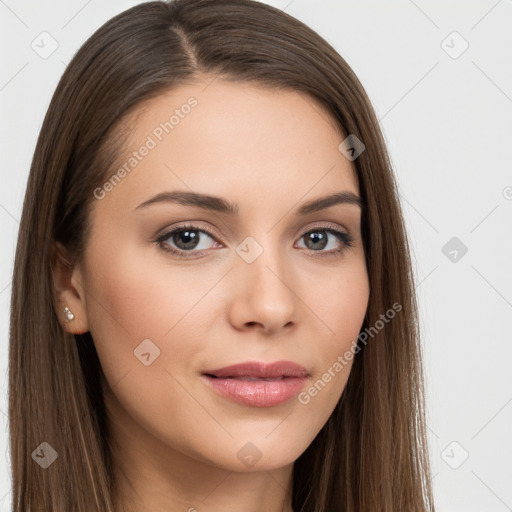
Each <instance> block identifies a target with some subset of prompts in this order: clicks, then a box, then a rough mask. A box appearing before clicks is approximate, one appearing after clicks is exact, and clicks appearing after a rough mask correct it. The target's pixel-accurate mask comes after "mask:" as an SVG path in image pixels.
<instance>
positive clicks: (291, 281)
mask: <svg viewBox="0 0 512 512" xmlns="http://www.w3.org/2000/svg"><path fill="white" fill-rule="evenodd" d="M292 274H293V269H292V268H291V266H290V265H289V264H288V265H287V264H286V261H285V257H284V255H283V254H282V253H281V254H279V251H278V250H277V249H276V250H273V251H270V250H268V249H265V250H264V251H263V253H262V254H261V255H260V256H259V257H258V258H257V259H256V260H255V261H253V262H252V263H247V262H246V261H244V260H243V259H240V260H239V261H237V264H236V268H235V269H234V271H233V273H232V276H233V279H234V280H235V285H234V288H231V292H232V295H231V303H230V309H229V320H230V322H231V324H232V325H233V326H234V327H235V328H236V329H237V330H241V331H242V330H259V331H261V332H262V333H264V334H267V335H268V334H272V333H277V332H279V331H281V330H283V331H289V330H291V329H292V328H293V327H294V326H295V325H296V324H297V322H298V316H297V315H298V309H299V306H300V303H301V300H300V298H299V297H298V295H297V294H296V291H295V290H294V289H293V288H294V285H295V287H296V286H297V279H296V277H295V276H293V275H292Z"/></svg>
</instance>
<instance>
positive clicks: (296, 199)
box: [54, 78, 369, 512]
mask: <svg viewBox="0 0 512 512" xmlns="http://www.w3.org/2000/svg"><path fill="white" fill-rule="evenodd" d="M208 84H210V85H208ZM207 85H208V86H207ZM205 87H206V88H205ZM191 96H193V97H195V98H196V99H197V101H198V104H197V106H196V107H195V108H194V109H192V111H191V113H190V114H188V115H187V116H186V117H184V118H183V119H181V120H180V123H179V125H177V126H175V128H174V129H173V131H172V132H170V133H169V134H166V135H165V136H164V138H163V139H162V141H161V142H160V143H159V144H158V145H157V147H156V148H154V149H152V150H151V151H150V152H149V154H148V155H147V156H146V157H144V158H143V159H142V161H140V162H139V163H138V165H137V166H136V167H135V168H134V169H133V170H132V171H131V172H130V173H129V174H128V175H127V176H126V177H125V178H124V179H123V181H122V183H120V184H119V185H118V186H116V187H115V188H114V189H113V190H111V191H110V192H108V193H107V194H106V195H105V197H104V198H103V199H101V200H98V199H95V200H94V204H93V210H92V213H91V218H90V220H91V222H92V234H91V238H90V240H89V241H88V244H87V246H86V250H85V253H84V254H83V258H82V261H81V263H78V264H76V265H75V266H74V267H73V268H72V269H71V270H70V271H66V270H65V267H64V266H63V265H62V263H61V262H62V261H63V260H62V258H63V257H64V256H65V249H64V248H63V247H62V246H61V245H60V244H59V245H57V246H56V247H57V249H58V251H59V255H60V256H61V257H59V258H57V260H56V264H55V266H54V281H55V289H56V293H57V300H58V301H59V307H60V308H62V307H64V306H68V307H69V308H70V309H71V311H72V312H73V313H74V315H75V319H74V320H73V321H71V322H65V321H64V320H63V319H62V325H63V327H64V328H65V329H66V330H67V331H68V332H71V333H81V332H85V331H90V332H91V335H92V337H93V339H94V343H95V346H96V349H97V351H98V355H99V359H100V361H101V365H102V368H103V372H104V375H105V402H106V406H107V411H108V417H109V422H110V425H111V430H112V442H113V444H114V446H115V450H116V451H115V463H116V477H117V482H118V484H117V491H118V493H117V495H116V496H117V500H118V507H119V510H125V509H126V510H128V499H129V498H133V499H134V500H135V501H134V503H135V505H134V508H133V510H136V511H137V512H146V511H148V512H149V511H154V510H166V511H171V512H172V511H176V512H177V511H182V512H186V511H190V512H192V511H193V510H197V511H198V512H201V511H208V512H221V511H222V512H226V511H228V512H229V511H233V512H234V511H244V512H259V511H261V510H265V511H268V512H281V511H286V512H290V511H291V510H292V507H291V484H292V471H293V463H294V461H295V460H296V459H297V458H298V457H299V456H300V455H301V454H302V453H303V452H304V450H305V449H306V448H307V447H308V445H309V444H310V443H311V442H312V441H313V439H314V438H315V436H316V435H317V433H318V432H319V431H320V429H321V428H322V427H323V426H324V424H325V423H326V421H327V420H328V418H329V416H330V415H331V413H332V411H333V409H334V407H335V405H336V403H337V402H338V401H339V399H340V396H341V394H342V392H343V389H344V387H345V384H346V382H347V379H348V376H349V372H350V369H351V367H352V362H349V364H348V365H346V366H345V367H344V368H343V370H342V371H340V372H338V373H335V377H333V378H332V380H331V381H330V382H329V383H327V384H326V385H325V387H324V388H323V389H322V390H321V391H320V392H318V394H317V396H315V397H312V398H311V400H310V401H309V403H307V404H302V403H300V402H299V400H298V399H297V397H294V398H292V399H291V400H289V401H288V402H286V403H284V404H281V405H278V406H273V407H252V406H248V405H242V404H239V403H236V402H233V401H231V400H230V399H228V398H225V397H222V396H220V395H218V394H217V393H215V392H214V391H213V390H212V389H211V388H209V387H208V386H207V385H205V383H204V382H203V380H202V379H201V378H200V375H201V372H202V371H204V370H206V369H211V368H220V367H224V366H227V365H231V364H235V363H240V362H245V361H262V362H270V361H276V360H289V361H294V362H296V363H298V364H300V365H302V366H304V367H305V368H306V369H307V370H308V371H309V373H310V377H309V379H308V382H307V384H306V385H305V387H304V389H305V390H306V389H308V388H309V387H310V386H311V385H312V384H313V383H315V382H316V381H317V380H318V379H319V378H321V376H322V374H324V373H325V372H326V371H328V369H329V368H330V367H332V365H333V364H334V363H335V361H336V360H337V358H338V356H340V355H342V354H344V353H345V351H347V350H349V349H350V348H351V343H352V342H353V341H354V340H355V339H356V338H357V336H358V334H359V332H360V328H361V326H362V323H363V320H364V316H365V312H366V308H367V305H368V298H369V282H368V275H367V269H366V264H365V257H364V249H363V241H362V238H361V226H360V222H361V210H360V208H359V207H358V206H357V205H354V204H338V205H335V206H332V207H330V208H328V209H325V210H322V211H319V212H315V213H311V214H308V215H306V216H305V217H299V216H297V215H296V213H295V211H296V210H297V208H298V207H299V206H300V205H302V204H304V203H305V202H308V201H310V200H312V199H315V198H318V197H322V196H325V195H328V194H330V193H333V192H340V191H350V192H353V193H354V194H356V195H359V188H358V180H357V175H356V172H355V169H354V167H353V163H352V162H350V161H349V160H348V159H346V158H345V157H344V156H343V154H342V153H341V152H340V151H339V150H338V145H339V144H340V142H341V141H342V140H343V139H344V138H345V136H344V135H342V134H341V133H340V132H339V130H338V129H337V127H336V125H335V124H334V121H333V120H332V119H331V118H330V117H329V116H328V114H327V113H326V112H325V111H323V110H322V108H321V107H320V105H318V104H317V103H316V102H314V101H313V100H312V99H311V98H309V97H307V96H305V95H303V94H301V93H298V92H292V91H279V90H276V89H268V88H263V87H261V86H257V85H253V84H241V83H234V82H228V81H225V80H223V79H220V78H218V79H216V80H214V81H213V82H212V80H211V78H210V79H209V80H206V79H204V80H201V81H198V82H196V83H195V84H193V85H186V86H182V87H180V88H177V89H174V90H172V91H170V92H168V93H166V94H165V95H162V96H160V97H158V98H154V99H152V100H150V101H148V102H146V103H145V104H144V105H143V106H141V107H140V108H139V109H138V110H137V111H136V112H135V113H134V114H132V115H131V117H129V118H128V119H127V120H126V122H127V123H130V122H132V123H133V129H132V131H131V136H130V140H128V141H127V142H126V154H125V155H121V158H120V162H125V161H126V160H127V158H128V157H129V156H130V154H131V152H132V151H135V150H137V149H138V148H139V147H140V146H141V145H142V144H143V143H144V141H145V140H146V139H147V137H148V135H150V134H151V133H152V131H153V130H154V129H155V127H156V126H158V125H159V123H161V122H163V121H164V120H166V119H168V118H169V112H171V113H172V111H174V109H176V108H180V106H181V105H183V104H184V103H186V101H187V99H188V98H189V97H191ZM174 190H180V191H194V192H200V193H204V194H211V195H215V196H220V197H223V198H225V199H227V200H229V201H230V202H236V203H238V205H239V215H238V217H230V216H228V215H226V214H223V213H218V212H211V211H206V210H202V209H201V208H198V207H194V206H184V205H179V204H175V203H158V204H154V205H152V206H148V207H146V208H140V209H137V210H135V209H136V207H137V206H138V205H139V204H141V203H143V202H144V201H146V200H148V199H149V198H151V197H153V196H154V195H156V194H158V193H160V192H162V191H174ZM181 222H192V223H193V224H194V225H196V226H198V228H200V229H208V228H210V229H212V230H213V231H214V233H215V234H216V236H215V238H212V237H210V236H209V235H208V234H204V233H201V232H199V234H198V236H199V237H201V238H200V240H201V241H200V245H199V246H198V247H197V248H193V249H189V252H188V253H187V254H190V251H192V252H193V254H192V256H193V257H192V258H188V259H187V258H185V257H179V256H177V255H173V254H170V253H169V252H166V251H165V250H164V249H163V248H162V247H159V246H158V244H157V243H155V240H156V238H157V236H158V235H162V234H164V233H165V232H168V231H169V230H170V229H172V228H173V227H176V226H177V225H178V223H181ZM326 223H328V224H330V225H331V226H335V227H336V228H337V229H339V230H341V231H345V232H347V231H348V232H349V233H350V235H351V236H352V238H353V239H354V241H353V245H352V247H346V248H345V250H344V251H343V252H341V253H335V252H334V250H335V249H336V248H339V247H342V246H343V241H342V240H340V239H338V238H337V237H336V236H335V235H333V234H327V236H328V237H329V242H328V245H327V246H326V247H323V248H322V247H320V246H319V245H318V242H317V245H316V246H315V245H313V246H312V247H313V249H311V248H308V246H307V245H306V239H307V238H308V237H305V236H304V235H305V234H306V233H307V232H308V230H311V229H313V228H316V230H315V233H318V232H320V233H322V234H324V236H325V235H326V232H325V231H322V228H325V225H326ZM327 227H329V226H327ZM248 236H250V237H252V238H253V239H254V240H256V241H257V243H258V244H259V245H260V246H261V247H262V249H263V252H262V253H261V254H260V255H259V256H258V257H257V258H256V259H255V261H253V262H252V263H248V262H247V261H245V260H244V259H243V258H242V257H241V256H240V255H239V254H238V253H237V252H236V248H237V247H238V246H239V245H240V243H241V242H242V241H243V240H244V239H245V238H246V237H248ZM176 238H177V237H174V238H173V237H172V236H169V237H168V238H167V243H168V244H170V245H171V246H172V247H174V248H177V249H178V248H179V247H183V246H177V245H176V243H179V238H178V241H176ZM309 247H311V246H309ZM315 247H320V248H319V249H315ZM328 253H330V254H328ZM321 254H324V256H325V257H322V256H321ZM185 256H186V254H185ZM145 339H150V340H151V341H152V343H154V345H155V346H157V347H158V349H159V350H160V356H159V357H158V358H156V359H155V360H154V361H153V362H152V363H151V364H150V365H149V366H145V365H144V364H142V363H141V361H140V360H139V359H138V358H137V357H135V356H134V350H136V349H137V347H138V346H139V345H140V343H141V342H142V340H145ZM356 357H357V356H356ZM248 442H251V443H252V444H253V445H254V446H255V447H256V448H257V450H258V452H259V453H260V454H261V458H260V460H258V461H257V462H256V463H255V464H253V465H252V466H250V467H249V466H247V465H245V464H244V463H243V462H242V461H241V460H240V458H239V457H238V456H237V452H238V450H240V449H241V448H242V447H243V446H244V445H246V443H248Z"/></svg>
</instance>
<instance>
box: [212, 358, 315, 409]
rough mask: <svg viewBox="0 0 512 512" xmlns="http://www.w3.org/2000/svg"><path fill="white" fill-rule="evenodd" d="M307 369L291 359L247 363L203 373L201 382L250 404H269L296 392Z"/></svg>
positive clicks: (286, 398)
mask: <svg viewBox="0 0 512 512" xmlns="http://www.w3.org/2000/svg"><path fill="white" fill-rule="evenodd" d="M308 377H309V373H308V371H307V370H306V369H305V368H304V367H303V366H300V365H298V364H296V363H292V362H290V361H277V362H274V363H260V362H254V361H250V362H247V363H242V364H237V365H232V366H226V367H224V368H219V369H213V370H207V371H204V372H202V378H203V380H204V382H205V383H206V384H207V385H208V386H209V387H210V389H212V390H213V391H215V393H217V394H219V395H221V396H223V397H225V398H228V399H230V400H233V401H235V402H238V403H241V404H244V405H249V406H252V407H272V406H276V405H280V404H283V403H285V402H287V401H288V400H290V399H291V398H292V397H294V396H296V395H298V394H299V393H300V391H301V389H303V388H304V385H305V383H306V381H307V378H308Z"/></svg>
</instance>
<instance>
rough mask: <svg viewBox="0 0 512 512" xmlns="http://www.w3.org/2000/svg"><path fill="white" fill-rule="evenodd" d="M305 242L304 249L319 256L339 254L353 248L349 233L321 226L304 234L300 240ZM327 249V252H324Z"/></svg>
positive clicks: (352, 240)
mask: <svg viewBox="0 0 512 512" xmlns="http://www.w3.org/2000/svg"><path fill="white" fill-rule="evenodd" d="M302 239H304V240H305V245H306V248H307V249H309V250H311V251H313V252H318V253H320V254H319V256H327V255H333V253H335V254H334V255H336V254H339V253H341V252H343V251H344V250H345V249H347V248H348V247H352V246H353V242H354V239H353V238H352V237H351V236H350V234H349V233H346V232H344V231H340V230H339V229H336V228H333V227H331V226H321V227H318V228H314V229H310V230H309V231H307V232H306V233H304V234H303V235H302V236H301V238H300V240H302ZM325 248H327V249H328V250H324V249H325Z"/></svg>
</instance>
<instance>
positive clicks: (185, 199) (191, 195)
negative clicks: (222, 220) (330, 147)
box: [135, 191, 363, 216]
mask: <svg viewBox="0 0 512 512" xmlns="http://www.w3.org/2000/svg"><path fill="white" fill-rule="evenodd" d="M157 203H177V204H181V205H184V206H196V207H198V208H202V209H204V210H210V211H215V212H219V213H224V214H226V215H230V216H237V215H238V213H239V207H238V204H236V203H230V202H229V201H226V199H223V198H222V197H216V196H210V195H206V194H199V193H197V192H185V191H174V192H161V193H160V194H157V195H156V196H154V197H152V198H150V199H148V200H147V201H144V202H143V203H141V204H139V206H137V207H136V208H135V210H138V209H140V208H145V207H147V206H150V205H153V204H157ZM337 204H353V205H356V206H359V207H360V208H361V209H363V202H362V200H361V198H360V197H359V196H357V195H356V194H354V193H353V192H348V191H343V192H335V193H333V194H330V195H327V196H324V197H320V198H318V199H313V200H312V201H309V202H307V203H305V204H303V205H302V206H301V207H300V208H299V209H298V211H297V215H300V216H304V215H308V214H310V213H313V212H317V211H320V210H324V209H326V208H330V207H331V206H334V205H337Z"/></svg>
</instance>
